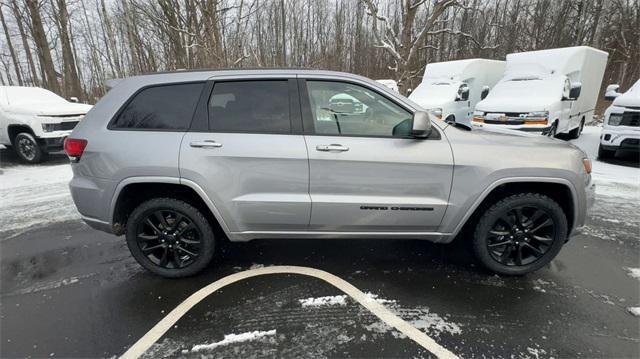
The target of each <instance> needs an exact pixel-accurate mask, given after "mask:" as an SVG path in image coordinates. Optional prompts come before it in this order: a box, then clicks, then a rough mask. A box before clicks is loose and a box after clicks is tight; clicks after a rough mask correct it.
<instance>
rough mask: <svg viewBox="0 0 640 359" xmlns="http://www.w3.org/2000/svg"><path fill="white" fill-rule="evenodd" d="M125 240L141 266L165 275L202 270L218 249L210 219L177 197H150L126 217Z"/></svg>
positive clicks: (172, 276) (188, 273) (187, 273)
mask: <svg viewBox="0 0 640 359" xmlns="http://www.w3.org/2000/svg"><path fill="white" fill-rule="evenodd" d="M158 213H160V216H161V217H162V218H164V221H163V220H162V219H160V217H159V216H158V215H157V214H158ZM180 216H181V217H180ZM147 220H149V221H150V222H147ZM172 220H173V221H172ZM178 232H182V233H181V234H178V235H176V234H177V233H178ZM126 240H127V246H128V247H129V250H130V251H131V254H132V255H133V257H134V258H135V259H136V261H138V263H140V265H142V266H143V267H144V268H146V269H147V270H149V271H150V272H152V273H153V274H157V275H159V276H162V277H165V278H182V277H189V276H192V275H195V274H197V273H199V272H201V271H202V270H204V269H205V268H206V267H207V266H208V265H209V264H210V263H211V259H212V258H213V253H214V249H215V238H214V235H213V230H212V229H211V225H210V224H209V222H208V221H207V219H206V218H205V217H204V216H203V215H202V213H201V212H200V211H199V210H198V209H196V208H195V207H193V206H192V205H190V204H189V203H187V202H184V201H181V200H178V199H174V198H155V199H151V200H148V201H146V202H143V203H142V204H140V205H139V206H138V207H137V208H136V209H134V210H133V212H132V213H131V215H130V216H129V219H128V220H127V228H126ZM194 254H195V255H194Z"/></svg>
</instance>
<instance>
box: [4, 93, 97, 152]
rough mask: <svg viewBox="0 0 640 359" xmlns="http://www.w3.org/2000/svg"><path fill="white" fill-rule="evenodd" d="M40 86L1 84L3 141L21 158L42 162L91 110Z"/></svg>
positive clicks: (61, 143)
mask: <svg viewBox="0 0 640 359" xmlns="http://www.w3.org/2000/svg"><path fill="white" fill-rule="evenodd" d="M72 101H73V102H69V101H67V100H65V99H64V98H62V97H60V96H58V95H56V94H55V93H53V92H51V91H49V90H45V89H43V88H39V87H21V86H0V144H1V145H4V146H6V147H13V148H14V149H15V151H16V154H17V155H18V157H20V159H21V160H22V161H24V162H27V163H38V162H40V161H42V160H43V159H45V158H46V156H47V153H49V152H50V151H57V150H61V149H62V146H63V142H64V139H65V138H66V137H67V136H68V135H69V134H70V133H71V130H73V129H74V127H76V125H77V124H78V122H79V121H80V120H81V119H82V118H83V117H84V115H85V114H86V113H87V112H88V111H89V110H90V109H91V105H85V104H80V103H75V102H77V99H76V98H72Z"/></svg>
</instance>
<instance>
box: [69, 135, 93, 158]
mask: <svg viewBox="0 0 640 359" xmlns="http://www.w3.org/2000/svg"><path fill="white" fill-rule="evenodd" d="M87 143H88V142H87V140H80V139H77V138H68V137H67V138H65V140H64V152H66V153H67V156H69V159H70V160H71V161H73V162H78V160H80V156H82V153H83V152H84V148H85V147H87Z"/></svg>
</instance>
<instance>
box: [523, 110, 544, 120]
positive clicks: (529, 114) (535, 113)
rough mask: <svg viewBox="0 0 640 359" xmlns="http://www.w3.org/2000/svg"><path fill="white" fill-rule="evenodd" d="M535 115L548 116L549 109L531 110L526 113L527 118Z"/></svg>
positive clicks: (539, 116)
mask: <svg viewBox="0 0 640 359" xmlns="http://www.w3.org/2000/svg"><path fill="white" fill-rule="evenodd" d="M530 117H536V118H545V119H546V118H549V111H533V112H529V113H528V114H527V118H530Z"/></svg>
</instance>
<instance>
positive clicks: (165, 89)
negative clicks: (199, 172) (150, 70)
mask: <svg viewBox="0 0 640 359" xmlns="http://www.w3.org/2000/svg"><path fill="white" fill-rule="evenodd" d="M203 86H204V83H193V84H180V85H164V86H156V87H149V88H146V89H144V90H142V91H140V92H139V93H138V94H137V95H136V96H135V97H134V98H133V100H131V102H129V104H127V106H126V107H125V108H124V110H122V112H121V113H120V115H119V116H118V118H117V119H116V120H115V121H114V123H113V125H112V128H147V129H162V130H167V129H174V130H186V129H188V128H189V125H190V124H191V118H192V117H193V112H194V111H195V109H196V104H197V103H198V99H199V98H200V92H202V88H203Z"/></svg>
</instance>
